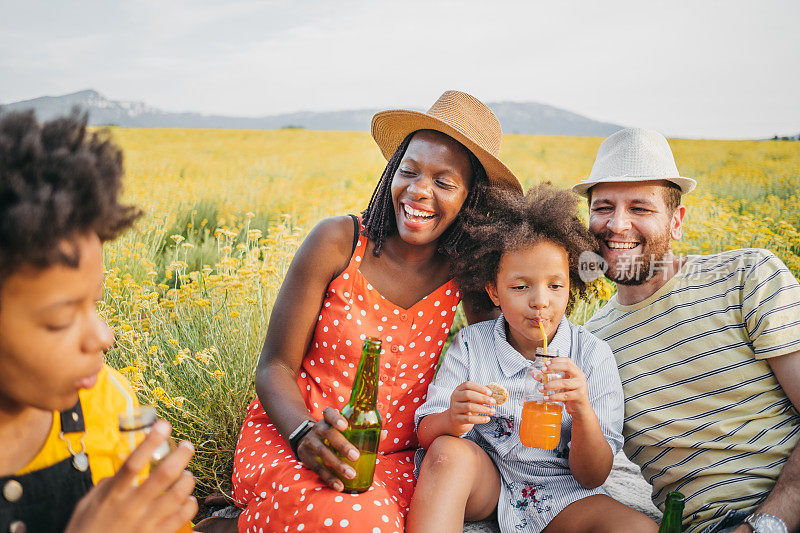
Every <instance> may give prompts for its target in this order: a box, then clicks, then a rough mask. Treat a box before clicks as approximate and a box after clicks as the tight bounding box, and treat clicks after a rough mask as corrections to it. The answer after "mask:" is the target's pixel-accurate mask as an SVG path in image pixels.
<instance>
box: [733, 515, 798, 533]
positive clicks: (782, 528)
mask: <svg viewBox="0 0 800 533" xmlns="http://www.w3.org/2000/svg"><path fill="white" fill-rule="evenodd" d="M744 521H745V523H746V524H748V525H749V526H750V527H752V528H753V531H754V532H755V533H788V530H787V529H786V524H784V522H783V520H781V519H780V518H779V517H777V516H775V515H774V514H768V513H753V514H751V515H750V516H748V517H747V518H745V519H744Z"/></svg>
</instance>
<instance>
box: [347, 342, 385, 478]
mask: <svg viewBox="0 0 800 533" xmlns="http://www.w3.org/2000/svg"><path fill="white" fill-rule="evenodd" d="M380 353H381V341H380V339H373V338H372V337H367V338H366V339H365V340H364V348H363V350H362V352H361V362H360V363H358V373H357V374H356V378H355V381H354V382H353V392H352V393H351V394H350V401H349V402H347V405H345V406H344V407H343V408H342V416H343V417H345V418H346V419H347V424H348V425H347V429H345V430H344V431H343V432H342V434H343V435H344V438H346V439H347V440H348V441H350V443H351V444H352V445H353V446H355V447H356V448H358V452H359V453H360V454H361V455H360V456H359V458H358V460H356V461H351V460H350V459H348V458H346V457H343V456H341V455H340V457H341V458H342V460H343V461H344V462H345V463H347V464H349V465H350V466H352V467H353V469H354V470H355V471H356V477H354V478H353V479H347V478H341V480H342V483H343V484H344V491H345V492H350V493H357V492H364V491H365V490H367V489H368V488H369V487H370V485H372V476H373V475H374V474H375V460H376V459H377V453H378V443H379V442H380V437H381V415H380V413H379V412H378V409H377V407H376V405H375V403H376V401H377V399H378V358H379V356H380Z"/></svg>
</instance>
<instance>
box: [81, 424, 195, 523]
mask: <svg viewBox="0 0 800 533" xmlns="http://www.w3.org/2000/svg"><path fill="white" fill-rule="evenodd" d="M169 434H170V426H169V424H167V423H166V422H164V421H163V420H160V421H158V422H156V423H155V425H153V430H152V431H151V432H150V433H149V434H148V435H147V437H145V439H144V440H143V441H142V443H141V444H139V446H137V448H136V449H135V450H134V451H133V453H131V455H130V457H128V459H127V460H126V461H125V463H124V464H123V465H122V468H121V469H120V470H119V472H117V473H116V474H115V475H114V476H112V477H107V478H104V479H101V480H100V481H99V482H98V483H97V485H95V486H94V487H93V488H92V490H90V491H89V492H87V493H86V495H85V496H84V497H83V498H81V500H80V501H79V502H78V505H77V506H76V507H75V511H74V512H73V513H72V517H71V518H70V521H69V524H67V528H66V533H105V532H107V531H114V532H115V533H128V532H130V533H134V532H138V531H154V532H159V533H161V532H164V533H168V532H173V531H177V530H178V529H179V528H181V527H183V526H184V525H185V524H186V523H187V522H188V521H189V520H191V519H192V517H193V516H194V515H195V513H196V512H197V501H196V500H195V499H194V497H193V496H192V491H193V490H194V476H192V474H191V473H189V472H188V471H186V470H184V469H185V468H186V466H187V465H188V464H189V460H190V459H191V458H192V455H194V447H193V446H192V445H191V443H189V442H187V441H183V442H181V443H180V444H179V445H178V448H177V449H176V450H175V451H173V452H172V453H170V454H169V455H168V456H167V457H166V459H164V461H163V462H162V463H161V464H160V465H159V466H158V467H157V468H156V469H155V470H153V471H152V472H151V473H150V476H149V477H148V478H147V480H145V481H144V483H142V484H141V485H135V484H134V481H135V480H136V477H137V476H138V475H139V473H140V472H141V471H142V470H143V469H144V468H145V467H146V466H147V464H148V463H149V462H150V459H151V458H152V457H153V452H154V451H156V449H157V448H158V447H159V446H160V445H161V444H162V443H163V442H165V441H166V440H167V438H168V437H169Z"/></svg>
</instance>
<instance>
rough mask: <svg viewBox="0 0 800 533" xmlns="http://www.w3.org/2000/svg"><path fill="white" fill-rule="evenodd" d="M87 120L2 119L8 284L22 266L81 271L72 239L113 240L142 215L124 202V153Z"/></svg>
mask: <svg viewBox="0 0 800 533" xmlns="http://www.w3.org/2000/svg"><path fill="white" fill-rule="evenodd" d="M86 119H87V117H86V115H85V114H84V115H82V116H81V115H80V114H79V113H78V112H77V110H75V111H73V112H72V114H71V115H70V116H69V117H64V118H59V119H55V120H52V121H50V122H45V123H43V124H39V123H38V122H37V121H36V118H35V117H34V114H33V112H32V111H30V112H23V113H18V112H17V113H7V114H3V115H2V116H0V220H2V224H0V283H2V280H3V279H6V278H7V277H8V276H9V275H10V274H12V273H14V272H15V271H17V270H18V269H19V268H21V267H22V266H32V267H34V268H39V269H42V268H47V267H49V266H52V265H54V264H57V263H61V264H66V265H69V266H72V267H77V265H78V256H77V250H76V249H74V247H72V246H63V244H64V243H65V242H66V243H70V242H72V240H73V239H74V238H75V237H77V236H79V235H82V234H85V233H87V232H94V233H96V234H97V235H98V236H99V237H100V240H101V241H106V240H109V239H112V238H114V237H116V236H117V235H119V233H121V232H122V231H123V230H125V229H127V228H128V227H130V226H131V225H132V224H133V222H134V221H135V220H136V219H137V218H138V217H139V216H140V215H141V211H140V210H139V209H137V208H135V207H133V206H125V205H121V204H120V203H119V202H118V197H119V193H120V190H121V187H122V181H121V179H122V174H123V170H122V152H121V151H120V150H119V148H117V147H116V146H114V144H112V143H111V141H109V140H108V139H107V138H106V136H105V135H102V134H99V133H89V132H87V131H86Z"/></svg>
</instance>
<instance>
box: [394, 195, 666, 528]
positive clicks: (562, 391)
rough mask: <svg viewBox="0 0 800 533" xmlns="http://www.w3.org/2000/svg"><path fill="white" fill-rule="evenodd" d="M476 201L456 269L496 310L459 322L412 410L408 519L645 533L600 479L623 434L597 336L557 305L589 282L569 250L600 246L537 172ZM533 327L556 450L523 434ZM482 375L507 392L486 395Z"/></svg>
mask: <svg viewBox="0 0 800 533" xmlns="http://www.w3.org/2000/svg"><path fill="white" fill-rule="evenodd" d="M487 201H488V204H489V208H488V210H486V209H484V210H480V211H478V210H471V211H470V212H468V213H467V214H466V216H465V220H464V232H465V235H466V237H467V239H465V240H466V241H467V242H464V241H463V240H462V245H461V247H460V249H459V250H458V251H457V254H456V258H455V261H454V270H455V276H456V279H457V280H458V282H459V284H460V287H461V290H462V291H463V292H464V295H465V297H466V298H469V299H471V300H472V302H474V304H473V305H474V306H475V308H476V310H478V309H480V310H483V311H486V310H488V309H493V308H499V309H500V311H501V314H500V316H499V317H498V318H497V319H496V320H490V321H486V322H480V323H477V324H473V325H470V326H467V327H465V328H463V329H462V330H461V331H459V333H458V335H457V336H456V339H455V340H454V341H453V344H452V346H451V347H450V348H449V350H448V351H447V353H446V354H445V356H444V359H443V361H442V364H441V367H440V368H439V371H438V373H437V375H436V378H435V379H434V381H433V382H432V383H431V385H430V386H429V388H428V394H427V397H426V400H425V402H424V404H423V405H421V406H420V407H419V409H418V410H417V412H416V416H415V423H416V425H417V433H418V437H419V442H420V445H421V446H422V448H420V450H418V451H417V456H416V458H415V459H416V467H417V469H416V473H417V475H418V482H417V487H416V490H415V492H414V497H413V499H412V503H411V510H410V512H409V515H408V520H407V522H406V527H407V531H410V532H412V533H413V532H417V531H456V530H459V531H460V527H461V526H462V524H463V521H464V519H465V518H466V519H467V520H481V519H484V518H487V517H489V516H492V515H493V514H494V513H496V514H497V518H498V522H499V525H500V529H501V530H502V531H504V532H511V531H514V532H517V531H529V532H539V531H543V530H545V531H547V532H548V533H549V532H557V531H570V532H583V531H585V532H588V531H599V530H600V529H598V526H600V525H602V527H603V529H602V531H620V532H624V531H641V532H646V531H656V529H657V526H656V524H655V523H654V522H653V521H652V520H651V519H650V518H648V517H647V516H645V515H643V514H641V513H639V512H638V511H635V510H633V509H631V508H629V507H627V506H625V505H623V504H621V503H619V502H617V501H616V500H613V499H612V498H611V497H610V496H609V495H608V493H607V492H606V491H605V490H604V489H603V488H602V487H601V485H602V484H603V482H604V481H605V480H606V478H607V477H608V474H609V472H610V471H611V466H612V463H613V457H614V455H615V454H616V452H617V451H619V449H620V448H621V447H622V443H623V439H622V422H623V414H624V408H623V395H622V386H621V383H620V379H619V374H618V372H617V367H616V364H615V361H614V357H613V354H612V353H611V350H610V349H609V347H608V345H607V344H606V343H605V342H603V341H601V340H600V339H598V338H597V337H595V336H594V335H592V334H591V333H589V332H588V331H587V330H586V329H584V328H583V327H580V326H575V325H573V324H571V323H570V322H569V320H567V318H566V317H565V315H566V314H567V313H568V312H569V310H570V309H571V308H572V306H573V305H574V303H575V300H576V298H579V297H581V296H582V295H583V294H584V293H585V291H586V283H585V282H584V281H583V280H582V279H581V277H580V275H579V274H580V273H579V270H578V265H579V263H578V259H579V256H580V255H581V253H583V252H596V249H597V245H596V241H595V239H594V238H593V237H592V235H591V234H590V233H589V231H588V229H587V228H586V226H585V225H584V224H583V223H582V222H581V220H580V218H579V217H578V210H577V198H576V197H575V196H574V195H573V194H572V193H571V192H569V191H565V190H560V189H557V188H555V187H553V186H552V185H550V184H549V183H545V184H541V185H539V186H537V187H534V188H533V189H532V190H530V191H528V193H527V194H526V195H525V196H522V195H520V194H515V193H509V192H502V191H497V192H492V193H490V194H489V197H488V199H487ZM542 331H543V332H544V334H545V335H546V337H547V339H546V345H547V346H548V352H549V353H550V354H551V355H556V357H550V358H548V359H547V363H546V367H545V370H544V373H543V374H542V373H539V374H538V375H537V376H536V379H537V380H538V381H539V382H540V383H541V385H539V389H540V391H542V392H543V393H544V394H545V395H547V398H548V400H547V402H548V403H550V402H561V403H562V404H563V406H564V410H565V412H564V413H563V416H562V417H561V427H560V442H559V443H558V444H557V445H556V446H555V449H540V448H534V447H529V446H526V445H523V443H522V441H521V440H520V424H521V418H522V410H523V403H524V396H525V377H526V375H527V374H528V371H529V366H530V364H531V361H532V360H533V359H534V358H535V356H536V352H537V349H541V348H543V347H544V346H545V338H544V337H543V335H542ZM544 376H549V379H546V378H545V377H544ZM492 382H496V383H499V384H500V385H502V386H503V387H504V388H505V389H506V392H507V395H508V401H505V402H503V401H502V400H501V402H496V401H495V399H494V398H493V397H492V390H491V389H489V387H487V384H490V383H492ZM556 405H558V404H556ZM556 409H559V412H560V408H559V407H556ZM529 444H530V443H529Z"/></svg>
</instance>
